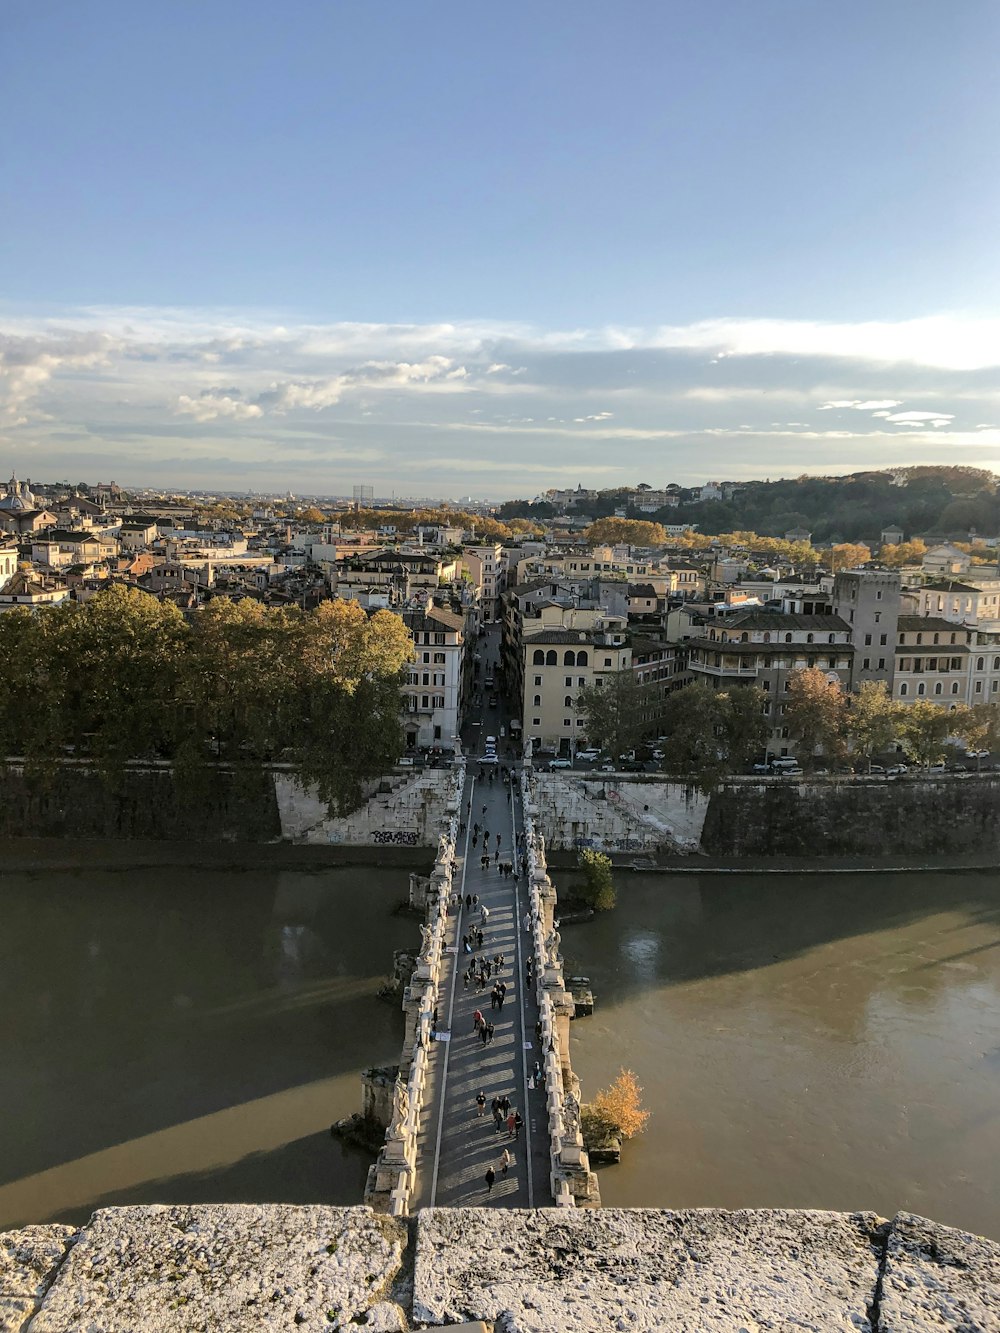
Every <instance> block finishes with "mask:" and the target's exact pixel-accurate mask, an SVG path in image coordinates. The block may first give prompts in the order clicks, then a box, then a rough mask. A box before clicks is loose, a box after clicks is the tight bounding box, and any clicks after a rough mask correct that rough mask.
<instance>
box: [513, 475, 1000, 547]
mask: <svg viewBox="0 0 1000 1333" xmlns="http://www.w3.org/2000/svg"><path fill="white" fill-rule="evenodd" d="M998 480H1000V479H998V478H997V476H996V475H995V474H994V473H992V472H987V471H984V470H983V469H980V468H972V467H905V468H894V469H892V470H891V471H885V472H854V473H851V474H849V475H847V476H842V477H796V478H795V479H794V480H790V481H749V482H745V483H742V489H741V490H740V491H739V492H738V493H737V494H736V495H734V496H733V498H732V499H731V500H728V501H722V500H706V501H699V500H695V499H694V498H693V497H692V495H691V493H690V492H682V493H681V504H680V505H679V506H678V507H677V508H669V509H661V510H659V511H658V512H657V513H655V514H648V513H642V514H639V513H636V512H634V511H632V510H630V511H629V514H628V516H629V517H630V518H633V517H634V518H652V519H654V520H655V521H657V522H660V523H690V524H692V525H694V524H697V526H698V530H699V531H700V532H703V533H707V534H709V535H712V534H713V533H717V532H736V531H743V530H749V531H753V532H757V533H760V535H761V536H767V537H783V536H784V534H785V533H786V532H788V531H789V530H790V529H792V528H806V529H807V530H808V531H810V532H811V533H812V535H813V541H814V542H815V543H817V544H818V543H822V542H826V541H829V540H831V539H834V540H837V541H873V542H875V543H876V545H877V544H878V540H879V535H880V533H881V531H882V529H883V528H885V527H888V526H890V525H892V524H896V525H897V526H898V527H901V528H902V529H903V531H904V533H905V535H906V537H907V538H910V537H914V536H922V535H926V534H931V535H938V534H942V535H944V534H951V535H963V536H964V535H966V534H968V532H969V530H970V529H974V530H975V531H976V532H977V533H978V534H979V535H980V536H990V537H992V536H996V535H997V534H998V533H1000V494H998V491H997V485H998ZM625 493H626V492H625V489H624V488H618V489H615V490H608V491H602V492H601V494H600V497H599V499H598V500H597V501H595V502H594V503H592V504H590V505H588V511H589V514H590V517H592V518H600V517H603V516H605V515H607V514H613V513H614V512H615V509H616V508H618V507H620V506H621V505H622V503H623V496H624V495H625ZM508 509H510V510H511V511H515V510H516V512H517V513H520V514H523V515H524V516H525V517H532V516H538V517H544V514H543V513H542V510H548V511H549V512H552V511H551V506H548V505H544V506H532V505H527V504H512V505H510V506H507V505H504V506H503V508H502V511H501V513H502V514H506V511H507V510H508Z"/></svg>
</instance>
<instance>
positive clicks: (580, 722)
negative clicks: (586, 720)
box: [576, 717, 583, 727]
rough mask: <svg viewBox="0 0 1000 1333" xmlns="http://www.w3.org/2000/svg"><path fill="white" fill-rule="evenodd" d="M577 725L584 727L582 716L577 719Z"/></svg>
mask: <svg viewBox="0 0 1000 1333" xmlns="http://www.w3.org/2000/svg"><path fill="white" fill-rule="evenodd" d="M576 725H577V726H578V727H582V726H583V718H582V717H578V718H577V719H576Z"/></svg>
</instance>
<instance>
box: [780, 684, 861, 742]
mask: <svg viewBox="0 0 1000 1333" xmlns="http://www.w3.org/2000/svg"><path fill="white" fill-rule="evenodd" d="M845 706H846V704H845V699H844V692H843V688H842V687H841V684H840V681H839V680H827V678H826V676H825V674H824V673H823V672H822V671H820V670H819V668H818V667H806V668H805V669H804V670H802V671H793V672H792V673H791V675H790V676H789V678H788V702H787V703H786V705H785V722H786V724H787V726H788V729H789V731H790V732H791V734H792V735H793V736H794V737H795V738H796V739H797V740H798V741H799V742H800V744H801V747H802V758H803V759H804V760H805V761H806V762H811V761H812V760H813V758H814V756H815V754H816V751H817V750H822V751H823V753H824V754H826V755H833V754H836V752H837V751H838V749H839V748H840V742H841V738H842V735H843V724H844V712H845Z"/></svg>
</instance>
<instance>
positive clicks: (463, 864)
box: [413, 760, 552, 1208]
mask: <svg viewBox="0 0 1000 1333" xmlns="http://www.w3.org/2000/svg"><path fill="white" fill-rule="evenodd" d="M476 767H477V765H476V763H475V760H473V761H472V763H471V765H470V770H475V769H476ZM519 805H520V793H519V791H518V789H517V783H516V782H515V781H513V780H512V781H511V783H510V785H509V786H508V785H505V784H504V783H503V782H501V781H500V778H499V775H498V776H497V777H496V778H495V780H494V781H493V783H492V784H489V783H488V782H486V781H484V780H483V779H482V778H480V777H478V776H476V775H475V774H474V773H471V772H470V776H469V777H468V779H467V781H466V785H465V794H464V808H463V818H464V819H465V821H466V825H467V827H466V831H465V833H464V834H463V835H462V839H461V840H460V856H459V866H458V877H457V878H458V884H459V885H460V887H461V892H462V897H463V902H462V908H461V911H459V912H456V911H455V910H454V909H452V912H451V914H450V916H449V918H448V938H447V947H449V948H450V949H451V950H453V951H452V952H449V953H446V954H445V964H444V968H443V975H442V984H441V992H440V993H441V997H442V1000H441V1003H440V1004H439V1006H438V1008H439V1013H438V1026H439V1030H440V1033H441V1035H444V1034H447V1040H445V1041H439V1042H438V1043H436V1045H435V1059H434V1060H433V1061H432V1063H431V1077H430V1082H429V1086H428V1093H427V1100H426V1101H425V1104H424V1112H423V1115H422V1117H421V1133H420V1136H419V1139H418V1148H417V1184H416V1191H415V1197H414V1205H413V1206H414V1207H415V1208H423V1207H429V1206H438V1207H442V1206H444V1207H470V1206H473V1207H494V1208H496V1207H500V1208H503V1207H508V1208H531V1207H536V1208H537V1207H547V1206H549V1205H551V1204H552V1195H551V1192H550V1184H549V1165H550V1156H549V1137H548V1117H547V1112H546V1104H545V1092H544V1090H543V1089H542V1088H529V1087H528V1080H529V1076H530V1074H531V1072H532V1068H533V1065H534V1062H535V1060H536V1059H537V1060H541V1058H542V1052H541V1048H540V1045H539V1042H538V1040H537V1038H536V1035H535V1024H536V1022H537V1021H538V1006H537V1003H536V1000H535V990H534V985H532V986H530V987H529V986H527V985H526V984H525V959H526V957H527V953H528V951H529V948H530V944H529V941H530V936H529V935H528V934H526V933H525V931H524V928H523V918H524V913H525V897H526V894H525V888H524V879H523V877H522V878H521V879H520V880H517V879H515V878H514V877H513V876H502V875H501V874H500V873H499V871H498V870H497V868H496V855H495V854H496V851H497V850H498V843H497V834H499V835H500V842H499V852H500V860H501V862H503V861H513V860H514V853H515V850H516V836H517V833H518V832H519V831H520V828H521V823H520V809H519ZM484 807H485V812H484ZM475 824H478V825H479V828H480V832H479V835H478V837H476V836H475V834H474V832H473V826H474V825H475ZM484 829H488V831H489V835H490V841H489V845H490V859H489V868H488V869H484V868H482V866H481V864H480V858H481V856H482V855H483V831H484ZM474 838H475V844H476V845H475V846H473V839H474ZM472 894H478V896H479V904H480V905H479V906H478V907H475V908H472V909H471V910H470V909H469V908H467V907H466V906H465V896H466V895H472ZM483 904H485V906H486V908H487V910H488V912H489V917H488V919H487V920H485V921H483V920H482V915H481V907H482V905H483ZM480 926H481V927H482V930H483V937H484V938H483V945H482V948H477V949H476V950H475V954H476V956H478V957H480V958H483V957H486V958H490V959H493V958H494V957H495V956H496V955H497V954H503V955H504V958H505V963H504V966H503V967H502V968H501V969H500V979H501V980H502V981H504V982H506V985H507V993H506V996H505V1000H504V1005H503V1009H502V1011H501V1012H499V1013H498V1012H497V1011H496V1010H494V1009H491V1008H490V989H491V987H492V985H493V981H494V980H495V979H496V974H495V973H494V977H493V978H491V979H490V980H489V981H487V982H486V985H485V986H484V988H483V989H482V990H479V989H477V984H476V982H474V981H473V982H470V983H469V984H468V986H466V985H465V984H464V982H463V974H464V972H465V970H466V968H467V967H468V964H469V962H470V961H471V956H470V955H469V954H468V953H466V952H465V951H464V948H463V943H462V937H463V935H464V934H465V933H466V931H468V930H469V929H470V928H472V927H480ZM477 1008H478V1009H480V1010H481V1011H482V1013H483V1015H484V1017H485V1018H486V1019H487V1021H492V1022H493V1023H494V1024H495V1026H496V1034H495V1037H494V1040H493V1041H492V1042H491V1043H490V1044H489V1045H485V1046H484V1045H483V1043H482V1041H481V1040H480V1038H479V1036H478V1035H477V1034H476V1033H475V1032H474V1031H473V1015H474V1014H475V1011H476V1009H477ZM480 1091H482V1092H483V1093H484V1094H485V1096H486V1108H485V1111H484V1113H483V1114H482V1115H479V1113H478V1107H477V1105H476V1096H477V1094H478V1093H479V1092H480ZM504 1095H506V1096H507V1097H509V1098H510V1103H511V1108H512V1109H514V1110H517V1111H520V1113H521V1115H522V1116H523V1118H524V1121H525V1124H524V1127H523V1129H522V1130H521V1132H520V1134H519V1136H518V1137H517V1138H516V1139H511V1138H509V1137H508V1134H507V1130H506V1128H504V1129H503V1131H501V1132H500V1133H497V1132H496V1129H495V1124H494V1120H493V1116H492V1113H491V1110H490V1103H491V1102H492V1100H493V1098H494V1097H498V1096H504ZM505 1148H506V1149H507V1150H508V1151H509V1152H510V1154H511V1157H512V1159H513V1161H512V1163H511V1166H510V1168H509V1170H508V1173H507V1175H506V1177H505V1176H503V1175H502V1174H501V1171H500V1166H499V1160H500V1156H501V1153H502V1152H503V1150H504V1149H505ZM490 1165H492V1166H493V1167H494V1169H495V1170H496V1173H497V1178H496V1183H495V1184H494V1186H493V1189H492V1191H491V1192H490V1193H487V1190H486V1184H485V1176H486V1170H487V1168H488V1167H489V1166H490Z"/></svg>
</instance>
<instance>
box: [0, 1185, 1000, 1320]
mask: <svg viewBox="0 0 1000 1333" xmlns="http://www.w3.org/2000/svg"><path fill="white" fill-rule="evenodd" d="M501 1221H502V1226H501V1225H500V1223H501ZM358 1326H364V1327H365V1328H369V1329H372V1330H376V1331H378V1330H382V1331H383V1333H387V1331H389V1330H410V1329H416V1328H427V1327H433V1328H439V1327H451V1328H455V1327H456V1326H457V1327H463V1326H464V1327H467V1328H471V1329H481V1330H482V1329H486V1330H490V1329H492V1330H495V1331H496V1333H593V1331H594V1330H597V1329H623V1330H624V1329H627V1330H635V1331H636V1333H641V1331H642V1330H652V1329H659V1330H663V1329H677V1330H684V1333H746V1331H747V1330H751V1329H752V1330H763V1329H773V1330H778V1329H795V1330H798V1333H829V1330H831V1329H842V1330H845V1331H846V1330H853V1333H941V1331H942V1330H945V1329H949V1330H961V1331H962V1333H996V1330H997V1329H998V1328H1000V1245H998V1244H996V1243H994V1242H992V1241H988V1240H984V1239H982V1238H981V1237H978V1236H972V1235H969V1234H968V1233H966V1232H963V1231H957V1230H955V1229H954V1228H952V1227H946V1226H941V1225H939V1224H938V1223H936V1222H932V1221H928V1220H927V1219H925V1218H921V1217H915V1216H913V1215H911V1214H909V1213H900V1214H898V1215H897V1216H896V1217H895V1218H894V1219H893V1220H892V1221H891V1222H886V1221H883V1220H882V1219H880V1218H878V1217H877V1216H876V1215H875V1214H873V1213H863V1212H862V1213H828V1212H813V1211H784V1210H779V1209H766V1210H746V1211H738V1212H726V1211H723V1210H720V1209H712V1208H705V1209H691V1210H687V1211H683V1212H669V1211H658V1210H651V1209H603V1210H600V1211H595V1210H589V1209H557V1208H547V1209H534V1210H527V1209H524V1210H518V1209H505V1210H503V1212H502V1213H497V1212H496V1211H494V1210H491V1209H473V1208H454V1209H425V1210H423V1211H422V1212H420V1213H419V1214H418V1215H417V1217H416V1218H415V1219H414V1220H413V1221H411V1222H410V1223H406V1222H404V1221H400V1220H397V1219H395V1218H391V1217H385V1216H383V1215H379V1214H377V1213H374V1212H372V1210H371V1209H368V1208H325V1207H295V1206H291V1205H283V1204H274V1205H246V1204H244V1205H230V1206H226V1205H211V1204H203V1205H195V1206H190V1207H162V1206H160V1207H157V1206H153V1207H143V1208H110V1209H104V1210H102V1211H100V1212H98V1213H95V1215H94V1216H93V1218H92V1219H91V1221H90V1222H89V1223H88V1224H87V1226H85V1227H83V1228H82V1229H80V1230H75V1229H73V1228H71V1227H63V1226H34V1227H25V1228H23V1229H22V1230H20V1231H12V1232H7V1233H5V1234H3V1233H0V1333H82V1331H83V1330H88V1331H89V1333H146V1331H147V1330H148V1331H149V1333H154V1331H155V1333H196V1330H197V1333H201V1331H202V1330H206V1329H211V1330H213V1331H214V1330H219V1333H256V1330H265V1329H275V1328H302V1329H303V1330H306V1333H309V1330H312V1331H313V1333H320V1330H322V1331H323V1333H329V1331H330V1330H336V1329H345V1330H346V1329H349V1328H356V1327H358Z"/></svg>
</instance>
